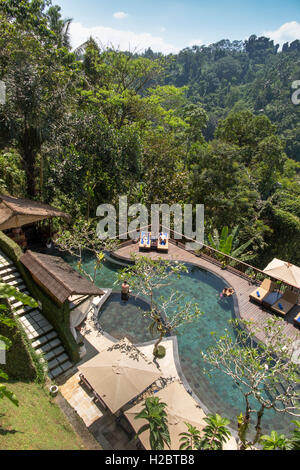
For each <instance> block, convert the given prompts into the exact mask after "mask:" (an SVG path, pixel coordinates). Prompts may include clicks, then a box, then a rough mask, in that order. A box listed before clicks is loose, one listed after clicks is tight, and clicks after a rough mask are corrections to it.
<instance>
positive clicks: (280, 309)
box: [271, 290, 298, 316]
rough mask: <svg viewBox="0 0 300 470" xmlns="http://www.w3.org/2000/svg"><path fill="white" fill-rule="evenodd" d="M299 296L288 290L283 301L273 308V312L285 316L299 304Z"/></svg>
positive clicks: (280, 300) (279, 301)
mask: <svg viewBox="0 0 300 470" xmlns="http://www.w3.org/2000/svg"><path fill="white" fill-rule="evenodd" d="M297 299H298V295H297V294H296V293H295V292H292V291H291V290H286V291H285V293H284V294H283V296H282V297H281V299H279V300H278V301H277V302H275V304H273V305H272V306H271V309H272V311H273V312H275V313H278V314H279V315H282V316H285V315H286V314H287V313H288V312H289V311H290V310H291V309H292V308H293V307H294V306H295V305H296V303H297Z"/></svg>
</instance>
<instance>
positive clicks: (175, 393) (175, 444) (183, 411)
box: [124, 382, 207, 450]
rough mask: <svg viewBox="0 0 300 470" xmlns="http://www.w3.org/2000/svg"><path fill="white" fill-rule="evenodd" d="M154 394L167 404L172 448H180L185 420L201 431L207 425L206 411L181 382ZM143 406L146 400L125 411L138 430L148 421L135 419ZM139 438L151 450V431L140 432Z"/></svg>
mask: <svg viewBox="0 0 300 470" xmlns="http://www.w3.org/2000/svg"><path fill="white" fill-rule="evenodd" d="M154 396H155V397H159V398H160V401H162V402H164V403H166V404H167V407H166V409H165V410H166V412H167V420H168V428H169V433H170V439H171V449H172V450H179V447H180V438H181V437H180V433H182V432H186V431H187V426H186V425H185V422H187V423H190V424H191V425H193V426H195V427H196V428H197V429H199V430H200V431H201V429H203V428H204V427H205V426H206V425H207V423H206V422H205V421H204V418H205V416H206V415H205V413H204V411H203V410H202V409H201V408H200V407H199V405H198V404H197V402H196V401H195V400H194V399H193V398H192V397H191V395H189V393H188V392H187V391H186V389H185V388H184V386H183V385H181V384H180V383H179V382H172V383H171V384H170V385H168V386H167V387H165V388H164V389H162V390H160V391H159V392H158V393H156V394H155V395H154ZM143 408H144V402H141V403H138V404H137V405H135V406H134V407H132V408H130V409H129V410H128V411H125V413H124V414H125V416H126V418H127V419H128V421H129V422H130V424H131V425H132V427H133V429H134V430H135V431H136V432H138V431H139V429H140V428H141V427H142V426H143V425H144V424H147V421H146V420H144V419H134V418H135V416H136V415H137V414H138V413H139V412H140V411H141V410H142V409H143ZM139 439H140V441H141V442H142V444H143V446H144V447H145V449H147V450H151V448H150V442H149V431H145V432H143V433H142V434H140V435H139ZM166 450H167V447H166Z"/></svg>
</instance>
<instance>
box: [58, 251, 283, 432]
mask: <svg viewBox="0 0 300 470" xmlns="http://www.w3.org/2000/svg"><path fill="white" fill-rule="evenodd" d="M67 260H68V262H69V263H70V264H72V265H73V266H75V265H76V262H74V261H72V260H71V259H67ZM85 269H86V270H88V271H89V272H90V273H92V272H93V259H91V258H86V260H85ZM117 273H118V267H117V266H116V265H115V264H112V263H110V262H107V261H106V262H105V263H104V264H103V267H102V268H101V271H100V272H99V273H98V275H97V279H96V283H97V285H98V286H99V287H102V288H105V287H107V288H113V289H114V290H117V289H120V286H117V285H115V281H116V279H117ZM224 286H225V282H224V281H223V280H222V279H221V278H219V277H217V276H216V275H214V274H212V273H210V272H208V271H206V270H203V269H200V268H198V267H194V266H188V273H184V274H182V275H181V278H180V279H178V278H177V277H176V276H172V277H171V282H170V285H169V286H166V287H165V288H164V289H165V290H164V292H163V293H162V292H160V293H159V296H160V295H164V296H168V294H170V293H171V292H172V291H174V290H179V291H181V292H184V293H185V298H184V302H186V301H189V300H192V301H194V302H197V303H198V304H199V306H200V309H201V311H202V312H204V315H203V316H201V317H200V318H198V319H197V320H195V321H194V322H193V323H191V324H188V325H186V326H185V327H183V328H179V331H178V332H177V339H178V349H179V356H180V364H181V368H182V371H183V373H184V375H185V377H186V379H187V381H188V382H189V384H190V387H191V388H192V390H193V391H194V393H195V394H196V395H197V396H198V397H199V398H200V400H201V402H202V403H203V404H204V405H205V407H206V408H207V409H208V410H209V411H210V412H212V413H219V414H220V415H222V416H225V417H227V418H229V419H230V420H231V421H232V423H234V427H235V428H236V417H237V415H239V414H240V413H241V411H242V412H244V408H245V404H244V397H243V395H242V394H241V392H240V391H239V389H238V387H237V386H236V385H235V384H234V383H233V381H232V380H231V379H230V378H229V377H227V376H226V375H225V374H223V373H222V372H220V371H218V370H215V369H214V371H213V373H212V374H211V375H209V376H208V375H207V374H205V373H204V369H205V368H206V369H207V368H208V367H209V366H208V365H207V364H204V362H203V360H202V358H201V354H200V353H201V351H206V350H207V348H208V347H209V346H211V345H214V344H215V341H216V338H218V337H219V336H221V335H222V334H224V331H225V329H227V331H228V333H229V334H230V335H232V336H234V330H233V328H232V327H231V326H230V325H229V324H228V320H230V319H232V318H235V311H234V303H233V299H232V298H227V299H224V300H223V301H220V297H219V294H220V292H221V291H222V290H223V288H224ZM140 308H142V309H144V310H146V309H147V304H146V303H144V302H143V301H141V300H139V301H138V303H136V302H135V300H134V299H133V298H131V300H130V302H129V303H126V302H122V301H121V299H120V296H118V295H117V296H113V297H112V298H111V299H110V300H109V301H108V302H107V303H106V304H105V305H104V307H103V308H102V310H101V312H100V324H101V326H102V328H103V329H104V331H106V332H107V333H109V334H110V335H112V336H114V337H115V338H117V339H119V338H122V337H124V336H127V337H128V338H129V339H130V340H131V341H133V342H134V343H136V344H137V343H142V342H146V341H150V340H152V339H153V338H152V337H151V335H150V333H149V330H148V325H149V320H148V319H147V318H144V317H143V315H142V314H141V311H140ZM291 419H292V418H290V417H288V416H283V415H281V414H280V415H278V414H276V413H274V412H273V411H267V412H266V413H265V416H264V420H263V427H264V432H269V431H270V430H273V429H274V430H277V431H280V432H285V433H287V432H288V430H289V429H290V424H289V423H290V421H291Z"/></svg>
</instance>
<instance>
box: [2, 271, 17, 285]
mask: <svg viewBox="0 0 300 470" xmlns="http://www.w3.org/2000/svg"><path fill="white" fill-rule="evenodd" d="M0 276H1V279H2V281H3V282H6V284H9V283H10V281H15V280H17V279H22V277H21V274H19V273H18V272H12V273H5V274H3V273H2V272H1V273H0Z"/></svg>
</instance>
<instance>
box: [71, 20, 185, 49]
mask: <svg viewBox="0 0 300 470" xmlns="http://www.w3.org/2000/svg"><path fill="white" fill-rule="evenodd" d="M70 34H71V42H72V47H73V48H74V49H75V48H76V47H78V46H80V45H81V44H83V43H84V42H85V41H86V40H87V39H88V38H89V37H91V36H92V37H93V38H94V39H95V40H98V41H100V43H101V44H102V45H104V46H107V45H108V46H109V45H113V46H115V47H116V48H120V49H121V50H131V51H133V50H137V52H141V51H144V50H145V49H147V48H148V47H151V49H152V50H153V51H154V52H162V53H164V54H168V53H170V52H178V51H179V49H178V48H176V47H175V46H173V45H172V44H168V43H166V42H165V41H164V39H163V38H161V37H158V36H152V34H150V33H134V32H133V31H121V30H118V29H114V28H107V27H105V26H95V27H93V28H86V27H85V26H83V25H82V24H81V23H79V22H74V23H71V28H70Z"/></svg>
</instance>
